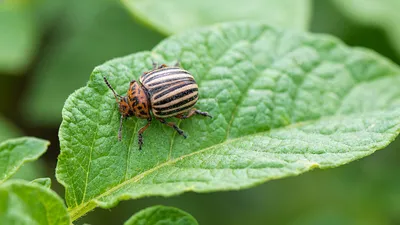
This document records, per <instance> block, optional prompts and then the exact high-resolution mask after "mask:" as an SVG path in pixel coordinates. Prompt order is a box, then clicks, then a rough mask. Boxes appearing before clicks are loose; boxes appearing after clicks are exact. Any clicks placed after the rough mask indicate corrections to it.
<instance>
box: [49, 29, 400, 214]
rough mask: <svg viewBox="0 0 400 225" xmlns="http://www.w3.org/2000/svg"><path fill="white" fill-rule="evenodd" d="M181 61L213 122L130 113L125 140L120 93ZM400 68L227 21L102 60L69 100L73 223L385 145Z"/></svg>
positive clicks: (319, 40)
mask: <svg viewBox="0 0 400 225" xmlns="http://www.w3.org/2000/svg"><path fill="white" fill-rule="evenodd" d="M177 59H181V60H182V65H183V67H184V68H186V69H187V70H189V71H190V72H192V73H193V74H194V76H195V78H196V80H197V81H198V83H199V87H200V90H199V91H200V100H199V103H198V105H197V108H199V109H202V110H203V111H208V112H210V113H211V114H212V115H213V116H214V118H213V119H205V118H198V117H197V118H193V119H190V120H185V121H182V122H178V124H179V125H180V127H181V128H182V129H184V130H185V131H186V132H187V134H189V137H188V139H183V138H182V137H179V136H177V135H176V134H175V132H174V131H173V130H172V129H170V128H169V127H165V126H163V125H162V124H160V123H157V121H155V122H153V124H152V126H151V127H150V128H149V129H148V130H147V131H146V133H145V135H144V141H145V144H144V146H143V151H139V150H138V146H137V131H138V129H139V128H140V127H142V126H143V125H144V124H145V123H146V122H145V121H142V120H137V119H129V120H128V121H127V122H125V123H124V129H123V134H124V135H123V140H122V141H121V142H118V140H117V132H118V131H117V130H118V125H119V119H118V118H119V113H118V110H117V106H116V103H115V100H114V98H113V96H112V93H111V91H110V90H109V89H108V88H107V86H106V85H105V84H104V81H103V76H106V77H107V78H108V79H109V81H110V83H111V84H112V85H113V86H114V87H115V88H116V90H117V92H119V93H121V94H122V93H124V92H125V91H126V90H127V88H128V85H129V81H131V80H132V79H133V78H138V77H139V76H140V74H142V73H143V72H144V71H146V70H149V69H150V68H151V61H152V60H155V61H158V62H163V63H168V64H171V63H173V62H175V61H176V60H177ZM399 83H400V69H399V68H398V67H397V66H396V65H394V64H392V63H391V62H389V61H388V60H386V59H384V58H383V57H380V56H379V55H377V54H375V53H373V52H371V51H368V50H365V49H359V48H349V47H346V46H345V45H344V44H342V43H341V42H340V41H338V40H337V39H335V38H332V37H329V36H322V35H310V34H305V33H295V32H290V31H282V30H276V29H272V28H270V27H269V26H266V25H263V24H260V23H226V24H222V25H218V26H213V27H209V28H204V29H200V30H194V31H190V32H187V33H184V34H181V35H178V36H173V37H171V38H169V39H167V40H165V41H164V42H162V43H161V44H159V45H158V46H157V47H156V48H155V49H154V50H153V51H152V52H142V53H138V54H133V55H130V56H126V57H123V58H118V59H115V60H112V61H109V62H107V63H105V64H103V65H101V66H99V67H97V68H96V69H95V70H94V72H93V73H92V75H91V77H90V81H89V82H88V84H87V86H86V87H84V88H81V89H79V90H77V91H76V92H75V93H73V94H72V95H71V96H70V97H69V98H68V100H67V101H66V103H65V106H64V109H63V122H62V124H61V128H60V133H59V137H60V144H61V154H60V156H59V161H58V165H57V178H58V180H59V181H60V182H61V183H62V184H63V185H64V186H65V188H66V200H67V204H68V207H69V211H70V214H71V216H72V219H73V220H74V219H76V218H78V217H80V216H82V215H83V214H85V213H86V212H88V211H89V210H91V209H93V208H95V207H96V206H101V207H104V208H108V207H112V206H113V205H115V204H117V203H118V201H120V200H125V199H131V198H141V197H144V196H149V195H162V196H171V195H176V194H180V193H182V192H185V191H196V192H211V191H221V190H237V189H242V188H248V187H252V186H254V185H257V184H260V183H263V182H265V181H268V180H272V179H279V178H283V177H287V176H294V175H298V174H301V173H304V172H306V171H309V170H311V169H313V168H331V167H337V166H340V165H343V164H345V163H349V162H351V161H354V160H356V159H359V158H362V157H364V156H367V155H370V154H372V153H373V152H374V151H376V150H379V149H382V148H383V147H385V146H386V145H388V144H389V143H390V142H391V141H393V140H394V139H395V137H396V136H397V135H398V133H399V131H400V89H399V88H398V85H399Z"/></svg>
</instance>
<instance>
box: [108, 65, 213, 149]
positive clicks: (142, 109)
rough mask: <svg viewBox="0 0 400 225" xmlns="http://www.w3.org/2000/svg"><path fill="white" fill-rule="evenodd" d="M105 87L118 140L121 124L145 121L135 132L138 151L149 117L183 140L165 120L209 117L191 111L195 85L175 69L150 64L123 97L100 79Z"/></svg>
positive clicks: (192, 109)
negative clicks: (115, 109) (115, 110)
mask: <svg viewBox="0 0 400 225" xmlns="http://www.w3.org/2000/svg"><path fill="white" fill-rule="evenodd" d="M104 81H105V82H106V84H107V86H108V87H109V88H110V89H111V91H112V92H113V93H114V97H115V100H116V102H117V103H118V106H119V112H120V113H121V118H120V126H119V131H118V140H121V138H122V135H121V133H122V121H123V119H124V118H128V117H130V116H135V117H137V118H140V119H147V124H146V125H145V126H144V127H142V128H141V129H140V130H139V132H138V143H139V149H142V145H143V132H144V131H145V130H146V129H147V128H148V127H149V126H150V124H151V121H152V115H151V114H150V112H151V113H152V114H153V116H154V117H155V118H156V119H158V120H159V121H160V122H161V123H163V124H166V125H167V126H170V127H172V128H174V129H175V130H176V131H177V132H178V134H180V135H182V136H183V137H185V138H186V135H185V134H184V132H183V131H182V130H181V129H179V127H178V126H176V124H175V123H172V122H167V121H165V118H168V117H177V118H179V119H187V118H189V117H191V116H193V115H195V114H199V115H202V116H208V117H211V118H212V116H211V115H210V114H208V113H207V112H201V111H200V110H197V109H195V108H193V106H194V105H195V104H196V102H197V100H198V86H197V83H196V81H195V80H194V78H193V76H192V75H191V74H190V73H189V72H188V71H186V70H184V69H182V68H180V67H179V64H177V65H175V66H174V67H168V66H166V65H165V64H162V65H161V66H157V65H156V64H154V63H153V69H152V70H151V71H148V72H145V73H143V75H142V76H141V77H140V83H139V82H137V81H135V80H133V81H131V83H130V85H129V89H128V92H127V95H126V96H120V95H118V94H117V93H116V92H115V91H114V89H113V88H112V87H111V85H110V83H109V82H108V81H107V79H106V78H105V77H104Z"/></svg>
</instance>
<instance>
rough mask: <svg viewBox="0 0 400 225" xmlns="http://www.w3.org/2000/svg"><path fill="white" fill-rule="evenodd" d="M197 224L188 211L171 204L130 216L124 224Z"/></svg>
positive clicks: (147, 209) (150, 208)
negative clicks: (170, 205)
mask: <svg viewBox="0 0 400 225" xmlns="http://www.w3.org/2000/svg"><path fill="white" fill-rule="evenodd" d="M145 224H154V225H197V224H198V223H197V221H196V219H195V218H193V216H192V215H190V214H189V213H187V212H184V211H182V210H180V209H177V208H174V207H169V206H162V205H157V206H152V207H149V208H146V209H143V210H141V211H139V212H138V213H136V214H135V215H133V216H132V217H131V218H129V220H128V221H126V222H125V223H124V225H145Z"/></svg>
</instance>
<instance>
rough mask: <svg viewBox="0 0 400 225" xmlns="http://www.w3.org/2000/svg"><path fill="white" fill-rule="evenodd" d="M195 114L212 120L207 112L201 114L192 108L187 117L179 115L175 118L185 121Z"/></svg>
mask: <svg viewBox="0 0 400 225" xmlns="http://www.w3.org/2000/svg"><path fill="white" fill-rule="evenodd" d="M195 114H198V115H202V116H207V117H210V118H212V116H211V115H210V114H209V113H208V112H202V111H200V110H197V109H196V108H192V109H191V110H190V111H189V113H188V114H187V115H183V114H179V115H176V116H175V117H176V118H179V119H187V118H189V117H191V116H193V115H195Z"/></svg>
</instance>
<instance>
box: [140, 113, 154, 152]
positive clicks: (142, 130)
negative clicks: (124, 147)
mask: <svg viewBox="0 0 400 225" xmlns="http://www.w3.org/2000/svg"><path fill="white" fill-rule="evenodd" d="M150 124H151V118H150V119H147V124H146V125H144V127H142V128H140V130H139V132H138V144H139V150H142V145H143V132H144V131H145V130H146V129H147V128H148V127H149V126H150Z"/></svg>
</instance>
